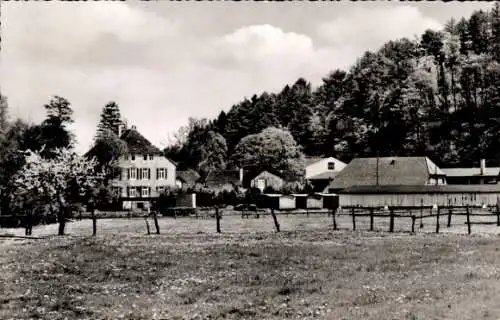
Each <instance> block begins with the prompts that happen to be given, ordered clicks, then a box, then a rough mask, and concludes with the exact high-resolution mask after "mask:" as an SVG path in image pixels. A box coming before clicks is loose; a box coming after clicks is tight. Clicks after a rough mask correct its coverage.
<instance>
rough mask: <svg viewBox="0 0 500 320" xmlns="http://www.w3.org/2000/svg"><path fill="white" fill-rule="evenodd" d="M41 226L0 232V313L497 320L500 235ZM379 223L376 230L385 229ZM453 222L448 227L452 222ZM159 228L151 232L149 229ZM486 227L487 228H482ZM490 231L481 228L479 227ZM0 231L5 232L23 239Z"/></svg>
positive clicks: (322, 221) (171, 225)
mask: <svg viewBox="0 0 500 320" xmlns="http://www.w3.org/2000/svg"><path fill="white" fill-rule="evenodd" d="M278 219H279V221H280V225H281V230H282V232H280V233H277V232H275V230H274V225H273V223H272V219H271V218H270V217H268V216H266V217H261V218H260V219H255V218H251V219H241V217H239V216H225V217H223V219H222V221H221V227H222V233H221V234H217V233H216V232H215V221H214V219H198V220H196V219H193V218H178V219H172V218H161V219H160V220H159V221H160V230H161V234H160V235H156V234H151V235H147V234H146V227H145V222H144V219H102V220H98V233H97V236H96V237H92V236H91V233H92V223H91V221H89V220H83V221H75V222H71V223H69V224H68V226H67V233H68V235H66V236H62V237H61V236H55V234H56V231H57V225H48V226H38V227H35V228H34V229H33V235H34V236H35V237H40V239H21V238H12V237H0V268H1V270H0V319H40V318H41V319H284V318H290V319H498V318H499V316H500V301H499V300H498V299H497V297H498V296H499V295H500V282H499V280H500V252H499V248H500V238H499V237H498V235H497V233H498V231H500V229H499V228H498V227H495V226H485V227H483V226H477V228H476V226H474V228H476V229H475V230H476V233H474V234H472V235H467V234H466V231H465V228H464V227H463V226H462V225H458V226H455V227H452V228H449V229H448V228H446V227H443V228H442V230H443V233H440V234H435V233H434V232H433V230H434V228H433V226H432V224H431V223H427V224H425V225H424V228H423V229H420V228H417V232H416V233H415V234H411V233H409V232H407V231H408V230H409V228H408V224H409V223H408V224H406V223H407V222H405V221H403V219H401V221H399V220H397V221H396V226H395V230H396V231H399V232H395V233H388V232H386V230H387V225H388V222H387V221H386V220H387V219H382V218H381V219H378V220H376V225H375V227H376V229H378V230H379V231H376V232H368V231H365V230H366V229H367V221H365V220H362V219H360V220H359V222H358V224H357V230H356V231H352V230H351V227H352V226H351V225H350V217H339V219H338V223H339V227H340V230H336V231H333V230H332V219H331V217H328V216H326V215H316V216H314V215H311V216H309V217H306V216H305V215H300V216H297V215H295V216H294V215H290V216H286V215H280V216H278ZM377 221H378V222H377ZM445 221H446V220H445V218H443V225H445V224H446V223H445ZM150 225H151V228H152V231H154V225H153V223H152V222H150ZM480 227H481V228H483V229H484V230H483V229H478V228H480ZM483 231H484V232H483ZM23 232H24V231H23V230H22V229H0V235H2V234H3V235H7V234H10V235H22V234H23Z"/></svg>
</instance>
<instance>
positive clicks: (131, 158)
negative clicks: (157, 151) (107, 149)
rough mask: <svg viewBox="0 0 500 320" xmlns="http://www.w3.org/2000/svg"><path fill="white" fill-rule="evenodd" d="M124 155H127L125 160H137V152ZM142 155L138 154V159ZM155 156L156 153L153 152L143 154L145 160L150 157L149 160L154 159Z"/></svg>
mask: <svg viewBox="0 0 500 320" xmlns="http://www.w3.org/2000/svg"><path fill="white" fill-rule="evenodd" d="M124 157H125V160H132V161H135V158H136V155H135V154H130V155H128V154H126V155H125V156H124ZM140 157H141V155H140V154H138V155H137V159H139V158H140ZM154 158H155V157H154V155H152V154H144V155H143V156H142V159H143V160H144V161H147V160H148V159H149V160H154Z"/></svg>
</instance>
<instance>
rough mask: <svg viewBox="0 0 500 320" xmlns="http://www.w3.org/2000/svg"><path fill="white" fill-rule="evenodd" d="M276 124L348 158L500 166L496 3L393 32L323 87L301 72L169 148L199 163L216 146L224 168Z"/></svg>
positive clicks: (189, 130) (200, 124) (318, 150)
mask: <svg viewBox="0 0 500 320" xmlns="http://www.w3.org/2000/svg"><path fill="white" fill-rule="evenodd" d="M327 72H328V70H325V74H326V73H327ZM270 126H274V127H283V128H286V129H288V130H289V131H290V133H291V134H292V135H293V138H294V139H295V141H296V142H297V143H298V144H299V145H300V146H302V148H303V152H304V154H306V155H309V156H335V157H338V158H339V159H341V160H343V161H350V160H351V159H352V158H353V157H357V156H375V155H376V154H377V152H378V154H379V155H380V156H391V155H398V156H420V155H427V156H429V157H431V158H432V159H433V160H434V161H435V162H436V163H437V164H438V165H440V166H452V165H463V166H471V165H476V166H477V165H478V162H479V159H480V158H486V159H487V162H488V165H490V166H491V165H499V164H500V141H499V135H498V134H497V132H498V131H499V129H500V8H499V4H498V3H496V4H495V6H494V7H493V8H492V10H490V11H487V12H485V11H476V12H474V13H473V14H472V15H471V16H470V17H469V18H468V19H466V18H462V19H461V20H459V21H455V20H453V19H452V20H449V21H448V22H447V23H446V26H445V28H444V30H427V31H426V32H425V33H424V34H422V35H421V36H420V37H419V38H418V39H415V40H409V39H394V40H393V41H390V42H388V43H386V44H384V45H383V46H382V47H381V48H380V49H379V50H378V51H377V52H366V53H364V54H363V55H362V56H361V57H360V58H359V59H358V60H357V62H356V63H355V64H354V65H353V66H352V67H351V68H350V69H349V70H348V71H343V70H333V71H331V72H330V73H328V74H327V75H326V76H325V77H324V79H323V83H322V84H321V85H320V86H319V87H317V88H313V87H312V86H311V84H310V83H309V82H308V81H307V80H306V79H302V78H300V79H298V80H297V81H296V82H295V83H293V84H290V85H286V86H284V88H283V89H282V90H281V91H280V92H274V93H271V92H264V93H262V94H260V95H254V96H252V97H251V98H249V99H247V98H245V99H243V100H242V101H241V102H239V103H238V104H236V105H233V106H232V107H231V108H230V110H229V111H228V112H224V111H222V112H221V113H220V114H219V116H218V117H217V118H216V119H213V120H206V119H203V120H199V119H198V120H197V119H190V123H189V125H188V126H186V127H185V128H183V129H182V130H181V132H180V133H179V135H178V138H179V139H178V141H177V143H176V144H175V145H172V146H170V147H168V148H167V149H166V153H167V155H168V156H170V157H171V158H173V159H174V160H176V161H179V162H181V166H182V165H183V166H187V167H192V168H197V167H198V165H199V163H200V161H201V160H202V159H205V158H206V156H207V154H208V155H213V154H217V155H218V156H216V157H214V159H216V160H215V161H216V163H214V164H212V165H211V167H215V168H218V167H220V168H223V167H226V166H227V165H231V159H232V155H233V151H234V150H235V148H236V146H237V144H238V142H239V141H240V140H241V139H242V138H243V137H245V136H247V135H250V134H255V133H258V132H261V131H262V130H263V129H265V128H267V127H270ZM223 140H225V141H223ZM214 142H217V143H214ZM221 145H222V146H223V148H222V149H220V148H218V147H214V146H221ZM207 149H210V150H207ZM221 155H222V156H221ZM221 159H225V163H223V162H224V161H221ZM205 160H206V159H205ZM204 165H205V166H206V165H207V163H206V161H205V162H204Z"/></svg>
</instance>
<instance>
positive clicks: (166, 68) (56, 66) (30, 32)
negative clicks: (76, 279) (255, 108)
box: [0, 1, 492, 153]
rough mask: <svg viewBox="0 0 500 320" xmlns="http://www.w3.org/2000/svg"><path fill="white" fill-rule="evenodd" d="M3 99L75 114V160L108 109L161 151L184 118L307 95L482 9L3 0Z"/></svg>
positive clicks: (24, 109) (29, 111) (14, 112)
mask: <svg viewBox="0 0 500 320" xmlns="http://www.w3.org/2000/svg"><path fill="white" fill-rule="evenodd" d="M0 5H1V40H2V42H1V51H0V90H1V92H2V94H3V95H5V96H7V99H8V103H9V107H10V115H11V118H17V117H19V118H23V119H25V120H28V121H30V122H33V123H39V122H40V121H42V120H43V119H44V117H45V110H44V108H43V106H44V105H45V104H46V103H48V102H49V101H50V99H51V97H52V96H54V95H59V96H62V97H64V98H66V99H68V100H69V101H70V103H71V106H72V108H73V110H74V119H75V123H74V124H73V125H71V130H72V131H73V132H74V134H75V135H76V142H77V143H76V151H77V152H79V153H83V152H85V151H87V150H88V148H89V147H90V146H91V143H92V139H93V136H94V134H95V130H96V126H97V123H98V121H99V116H100V112H101V110H102V107H103V106H104V105H105V104H106V103H108V102H109V101H115V102H117V103H118V105H119V106H120V110H121V113H122V116H123V117H124V118H126V119H127V121H128V124H129V125H135V126H136V127H137V129H138V130H139V131H140V132H141V133H142V134H143V135H144V136H145V137H146V138H148V139H149V140H150V141H151V142H152V143H153V144H155V145H156V146H158V147H161V148H163V147H165V146H166V144H167V143H168V141H170V140H169V139H170V138H169V137H172V133H173V132H175V131H176V130H177V129H178V128H179V127H180V126H182V125H185V124H187V122H188V118H189V117H195V118H202V117H208V118H213V117H215V116H216V115H217V114H218V113H219V112H220V111H221V110H225V111H227V110H229V109H230V108H231V106H232V105H234V104H236V103H238V102H239V101H241V100H242V99H243V98H244V97H251V96H252V95H253V94H259V93H261V92H263V91H269V92H278V91H279V90H281V89H282V88H283V87H284V86H285V85H286V84H293V83H294V82H295V81H296V80H297V79H298V78H299V77H304V78H305V79H307V80H308V81H311V83H312V84H313V86H317V85H319V84H320V83H321V78H322V77H324V76H326V75H327V74H328V73H329V72H330V71H332V70H334V69H337V68H340V69H348V68H349V67H350V66H351V65H352V64H353V63H355V62H356V59H357V58H358V57H359V56H360V55H361V54H362V53H363V52H364V51H366V50H377V49H378V48H379V47H380V46H382V45H383V44H384V43H385V42H386V41H388V40H396V39H399V38H402V37H408V38H414V37H416V36H418V35H421V34H422V32H423V31H425V30H426V29H428V28H431V29H441V28H442V26H443V25H444V24H445V23H446V22H447V21H448V20H449V19H450V18H451V17H454V18H456V19H459V18H461V17H469V16H470V14H471V13H472V12H473V11H474V10H478V9H483V10H487V9H490V8H491V7H492V3H487V2H455V1H452V2H447V3H445V2H378V1H374V2H347V1H341V2H302V1H301V2H176V1H174V2H171V1H148V2H139V1H126V2H118V1H96V2H92V1H88V2H63V1H50V2H37V1H29V2H23V1H9V2H4V1H0Z"/></svg>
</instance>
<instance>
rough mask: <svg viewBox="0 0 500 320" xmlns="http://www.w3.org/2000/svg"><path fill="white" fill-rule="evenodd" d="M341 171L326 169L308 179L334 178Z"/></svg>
mask: <svg viewBox="0 0 500 320" xmlns="http://www.w3.org/2000/svg"><path fill="white" fill-rule="evenodd" d="M339 173H340V171H325V172H322V173H320V174H317V175H315V176H312V177H309V178H308V179H307V180H333V178H335V177H336V176H337V175H338V174H339Z"/></svg>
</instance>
